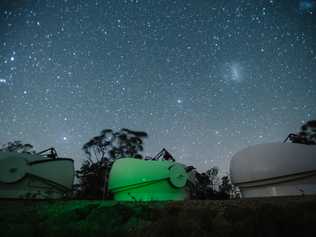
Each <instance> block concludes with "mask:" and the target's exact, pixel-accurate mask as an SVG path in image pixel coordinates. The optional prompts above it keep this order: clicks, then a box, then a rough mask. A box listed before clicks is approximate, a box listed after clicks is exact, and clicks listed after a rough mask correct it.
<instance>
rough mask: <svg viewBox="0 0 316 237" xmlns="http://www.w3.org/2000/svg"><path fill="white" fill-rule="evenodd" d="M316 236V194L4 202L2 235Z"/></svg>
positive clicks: (0, 213) (0, 221) (0, 203)
mask: <svg viewBox="0 0 316 237" xmlns="http://www.w3.org/2000/svg"><path fill="white" fill-rule="evenodd" d="M126 235H129V236H159V237H163V236H234V237H236V236H243V237H245V236H286V235H287V236H316V196H308V197H294V198H293V197H292V198H290V197H286V198H268V199H240V200H228V201H213V200H211V201H184V202H153V203H119V202H115V201H89V200H68V201H21V200H15V201H9V200H1V201H0V236H1V237H4V236H23V237H26V236H45V237H50V236H67V237H71V236H76V237H79V236H85V237H86V236H94V237H96V236H126Z"/></svg>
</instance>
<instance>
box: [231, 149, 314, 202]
mask: <svg viewBox="0 0 316 237" xmlns="http://www.w3.org/2000/svg"><path fill="white" fill-rule="evenodd" d="M230 173H231V179H232V183H233V184H234V185H236V186H238V187H239V189H240V191H241V194H242V196H243V197H262V196H284V195H304V194H315V193H316V146H314V145H305V144H297V143H268V144H260V145H255V146H251V147H248V148H246V149H244V150H242V151H240V152H237V153H236V154H235V155H234V156H233V157H232V160H231V162H230Z"/></svg>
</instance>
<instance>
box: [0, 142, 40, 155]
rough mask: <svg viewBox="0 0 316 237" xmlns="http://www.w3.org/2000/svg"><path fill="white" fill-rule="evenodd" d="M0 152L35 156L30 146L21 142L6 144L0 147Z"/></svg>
mask: <svg viewBox="0 0 316 237" xmlns="http://www.w3.org/2000/svg"><path fill="white" fill-rule="evenodd" d="M0 151H7V152H18V153H27V154H35V150H34V148H33V146H32V145H31V144H29V143H22V142H21V141H13V142H8V143H7V144H4V145H2V146H1V148H0Z"/></svg>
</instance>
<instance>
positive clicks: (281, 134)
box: [0, 0, 316, 172]
mask: <svg viewBox="0 0 316 237" xmlns="http://www.w3.org/2000/svg"><path fill="white" fill-rule="evenodd" d="M315 75H316V2H315V1H314V0H282V1H281V0H279V1H277V0H267V1H253V0H240V1H237V0H231V1H223V0H212V1H210V0H190V1H189V0H177V1H171V0H164V1H163V0H148V1H146V0H113V1H101V0H89V1H86V0H82V1H80V0H73V1H72V0H68V1H66V0H65V1H53V0H47V1H44V0H41V1H39V0H38V1H24V0H19V1H16V0H15V1H9V0H2V1H1V3H0V129H1V132H0V143H1V144H4V143H6V142H8V141H12V140H22V141H24V142H29V143H31V144H33V145H34V146H35V148H36V150H41V149H45V148H47V147H50V146H53V147H55V148H56V149H57V151H58V152H59V154H60V155H61V156H64V157H72V158H74V159H75V161H76V167H77V168H78V167H79V165H80V162H81V161H82V160H83V158H84V154H83V152H82V150H81V147H82V145H83V144H84V143H85V142H87V141H88V140H89V139H90V138H92V137H93V136H95V135H98V134H99V132H100V131H101V130H102V129H104V128H112V129H114V130H119V129H120V128H123V127H127V128H130V129H133V130H142V131H146V132H147V133H148V134H149V137H148V138H147V139H146V140H145V151H144V155H149V156H153V155H155V154H156V153H158V152H159V151H160V150H161V149H162V148H163V147H165V148H166V149H167V150H169V152H170V153H171V154H173V155H174V157H175V158H176V159H177V160H178V161H179V162H183V163H185V164H188V165H194V166H195V167H197V168H198V169H199V170H201V171H204V170H206V169H208V168H210V167H212V166H218V167H219V168H220V169H221V170H222V172H227V171H228V167H229V160H230V158H231V157H232V155H233V154H234V153H235V152H237V151H239V150H240V149H243V148H245V147H247V146H250V145H253V144H258V143H265V142H275V141H283V139H284V138H285V137H286V136H287V135H288V133H290V132H297V131H298V130H299V127H300V126H301V125H302V123H304V122H305V121H307V120H311V119H315V118H316V76H315Z"/></svg>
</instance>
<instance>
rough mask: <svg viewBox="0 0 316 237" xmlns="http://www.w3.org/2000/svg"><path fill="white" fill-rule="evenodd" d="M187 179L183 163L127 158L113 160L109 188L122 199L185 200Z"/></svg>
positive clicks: (116, 198) (115, 197) (117, 197)
mask: <svg viewBox="0 0 316 237" xmlns="http://www.w3.org/2000/svg"><path fill="white" fill-rule="evenodd" d="M186 181H187V174H186V172H185V169H184V166H183V165H181V164H179V163H175V162H171V161H145V160H137V159H133V158H124V159H120V160H117V161H116V162H115V163H114V164H113V167H112V169H111V172H110V178H109V189H110V191H112V192H113V193H114V199H115V200H118V201H166V200H184V199H185V197H186V192H185V191H184V186H185V184H186Z"/></svg>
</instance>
